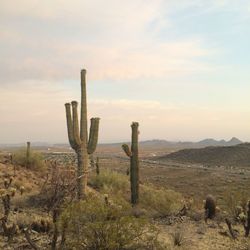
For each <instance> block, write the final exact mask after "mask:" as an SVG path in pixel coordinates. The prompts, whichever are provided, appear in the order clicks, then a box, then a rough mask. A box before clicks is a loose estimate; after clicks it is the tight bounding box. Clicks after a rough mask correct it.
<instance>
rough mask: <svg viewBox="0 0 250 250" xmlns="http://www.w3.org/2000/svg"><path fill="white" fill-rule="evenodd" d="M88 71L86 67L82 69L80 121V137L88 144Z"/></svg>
mask: <svg viewBox="0 0 250 250" xmlns="http://www.w3.org/2000/svg"><path fill="white" fill-rule="evenodd" d="M86 73H87V71H86V70H85V69H82V70H81V121H80V128H81V129H80V138H81V141H82V142H83V141H85V145H87V141H88V124H87V123H88V122H87V96H86Z"/></svg>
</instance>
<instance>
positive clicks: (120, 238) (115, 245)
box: [59, 195, 163, 250]
mask: <svg viewBox="0 0 250 250" xmlns="http://www.w3.org/2000/svg"><path fill="white" fill-rule="evenodd" d="M59 222H60V228H61V230H65V228H66V241H65V249H91V250H95V249H99V250H102V249H103V250H104V249H109V250H118V249H160V246H159V242H158V239H157V238H158V230H157V229H156V227H155V226H153V225H152V224H150V223H149V222H148V221H147V220H146V219H142V218H140V219H138V218H135V217H133V216H130V215H129V213H128V210H127V208H124V207H123V205H122V204H112V205H110V204H107V203H105V202H104V199H103V198H101V197H98V196H94V195H92V197H90V196H89V197H87V199H86V200H84V201H81V202H76V203H74V204H72V205H70V206H69V207H68V208H67V209H66V210H64V212H63V213H62V215H61V218H60V221H59ZM162 249H163V248H162Z"/></svg>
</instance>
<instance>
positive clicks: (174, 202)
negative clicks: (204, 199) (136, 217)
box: [89, 170, 182, 217]
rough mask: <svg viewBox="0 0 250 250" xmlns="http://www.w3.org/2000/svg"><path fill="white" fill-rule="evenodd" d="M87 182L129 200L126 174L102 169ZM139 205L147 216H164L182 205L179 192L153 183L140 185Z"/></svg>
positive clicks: (104, 191) (98, 188) (105, 191)
mask: <svg viewBox="0 0 250 250" xmlns="http://www.w3.org/2000/svg"><path fill="white" fill-rule="evenodd" d="M89 184H90V185H91V186H92V187H94V188H96V189H97V190H99V191H100V192H102V193H107V194H109V195H112V196H116V197H117V196H119V197H122V198H123V199H124V200H126V201H127V202H129V192H130V184H129V180H128V176H126V175H123V174H119V173H117V172H114V171H109V170H103V171H102V172H101V173H100V174H99V175H93V176H91V178H90V182H89ZM140 189H141V194H140V205H139V207H140V208H142V209H146V210H147V212H148V215H149V216H153V217H164V216H168V215H170V214H172V213H174V212H176V211H178V210H179V209H180V208H181V206H182V202H181V200H182V196H181V194H179V193H177V192H175V191H172V190H166V189H159V188H156V187H154V186H153V185H141V187H140Z"/></svg>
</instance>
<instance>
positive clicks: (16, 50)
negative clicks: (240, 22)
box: [0, 0, 214, 84]
mask: <svg viewBox="0 0 250 250" xmlns="http://www.w3.org/2000/svg"><path fill="white" fill-rule="evenodd" d="M167 3H168V4H166V2H164V1H160V0H157V1H142V0H135V1H124V2H121V1H115V0H111V1H108V2H107V1H77V0H75V1H72V2H69V1H66V0H64V1H48V0H47V1H31V0H25V1H22V3H21V2H20V1H14V3H13V2H11V3H10V2H9V1H6V0H5V1H3V2H1V9H0V16H2V17H1V19H2V25H1V31H0V37H1V42H0V45H1V48H2V49H1V50H2V51H1V52H2V57H1V59H0V65H1V69H0V81H1V82H0V84H1V83H2V84H3V83H4V81H6V80H7V79H9V80H10V79H11V80H12V81H19V80H26V79H38V80H48V79H54V80H59V79H60V80H65V79H77V78H78V72H79V69H80V68H81V67H86V68H87V69H89V71H91V72H92V73H91V75H90V77H91V79H101V80H102V79H110V78H111V79H136V78H139V77H142V78H164V76H165V75H178V74H180V73H182V74H187V75H188V74H192V73H193V72H207V71H210V70H213V69H214V68H213V67H211V65H209V64H208V63H205V62H203V61H202V60H200V59H203V58H205V57H209V56H211V55H213V54H214V51H211V50H208V49H206V48H205V47H204V45H203V41H202V39H197V38H187V39H184V40H182V41H167V40H166V39H161V38H159V35H161V32H162V30H164V29H165V30H166V28H168V27H169V26H171V25H173V24H172V23H171V20H170V19H169V18H168V16H167V15H166V11H167V10H168V9H171V8H172V7H171V6H172V5H173V1H167ZM152 23H154V25H152Z"/></svg>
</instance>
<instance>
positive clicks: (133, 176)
mask: <svg viewBox="0 0 250 250" xmlns="http://www.w3.org/2000/svg"><path fill="white" fill-rule="evenodd" d="M138 127H139V123H138V122H133V123H132V124H131V128H132V143H131V149H130V148H129V146H128V145H127V144H123V145H122V149H123V151H124V152H125V154H126V155H127V156H128V157H130V171H129V173H130V186H131V203H132V205H136V204H138V202H139V158H138V135H139V131H138Z"/></svg>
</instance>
